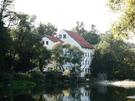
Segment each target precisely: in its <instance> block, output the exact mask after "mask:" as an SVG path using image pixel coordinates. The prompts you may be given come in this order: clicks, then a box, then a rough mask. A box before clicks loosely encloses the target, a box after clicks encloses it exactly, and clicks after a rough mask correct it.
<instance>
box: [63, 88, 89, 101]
mask: <svg viewBox="0 0 135 101" xmlns="http://www.w3.org/2000/svg"><path fill="white" fill-rule="evenodd" d="M62 101H91V100H90V90H86V89H85V88H84V87H81V88H79V89H77V90H70V89H67V90H63V98H62Z"/></svg>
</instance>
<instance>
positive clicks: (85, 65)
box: [57, 30, 93, 77]
mask: <svg viewBox="0 0 135 101" xmlns="http://www.w3.org/2000/svg"><path fill="white" fill-rule="evenodd" d="M60 34H61V36H62V37H61V40H62V41H64V43H68V44H71V45H73V46H76V47H78V48H79V49H80V50H81V51H82V52H83V53H84V56H83V58H82V62H81V71H82V72H81V74H80V76H81V77H84V76H85V74H87V73H90V65H91V61H92V57H93V49H87V48H82V47H81V46H80V44H78V43H77V42H76V41H75V40H74V39H73V38H72V37H71V36H70V35H68V33H66V32H65V31H64V30H62V31H60V32H58V33H57V37H58V38H59V35H60ZM63 35H66V38H63Z"/></svg>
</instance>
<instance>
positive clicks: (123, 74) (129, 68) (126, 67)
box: [92, 34, 135, 79]
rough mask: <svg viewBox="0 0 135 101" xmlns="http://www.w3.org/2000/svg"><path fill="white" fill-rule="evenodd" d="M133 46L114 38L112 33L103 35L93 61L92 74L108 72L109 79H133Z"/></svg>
mask: <svg viewBox="0 0 135 101" xmlns="http://www.w3.org/2000/svg"><path fill="white" fill-rule="evenodd" d="M131 47H132V45H131V44H129V43H125V42H124V41H122V40H116V39H113V35H112V34H107V35H104V36H102V40H101V42H100V43H99V45H98V46H97V47H96V50H95V56H94V59H93V61H92V69H93V71H92V74H97V73H106V74H107V75H108V78H109V79H114V78H115V79H133V78H134V75H133V74H134V73H135V71H134V69H135V68H134V67H135V64H134V63H135V60H134V59H133V57H134V56H135V51H134V50H132V48H131ZM128 73H130V74H131V75H128Z"/></svg>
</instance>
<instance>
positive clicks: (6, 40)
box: [0, 0, 13, 72]
mask: <svg viewBox="0 0 135 101" xmlns="http://www.w3.org/2000/svg"><path fill="white" fill-rule="evenodd" d="M12 1H13V0H2V1H1V2H0V71H1V72H2V71H7V70H10V68H11V66H10V62H11V57H10V48H11V43H12V42H11V38H10V35H9V32H8V28H7V27H5V24H6V23H5V19H6V18H7V17H9V16H10V10H9V7H10V6H11V4H12Z"/></svg>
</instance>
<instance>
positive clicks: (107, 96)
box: [0, 85, 135, 101]
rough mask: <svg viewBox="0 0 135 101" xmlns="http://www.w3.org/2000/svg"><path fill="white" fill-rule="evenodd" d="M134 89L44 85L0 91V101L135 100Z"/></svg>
mask: <svg viewBox="0 0 135 101" xmlns="http://www.w3.org/2000/svg"><path fill="white" fill-rule="evenodd" d="M130 95H135V89H124V88H116V87H106V86H101V85H100V86H99V85H96V86H94V87H90V86H89V85H83V86H71V85H70V86H66V87H64V86H54V85H53V86H51V85H50V86H46V87H41V88H39V87H37V88H34V89H33V90H27V91H12V90H11V91H10V90H9V91H0V101H135V100H133V99H128V98H127V96H130Z"/></svg>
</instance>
